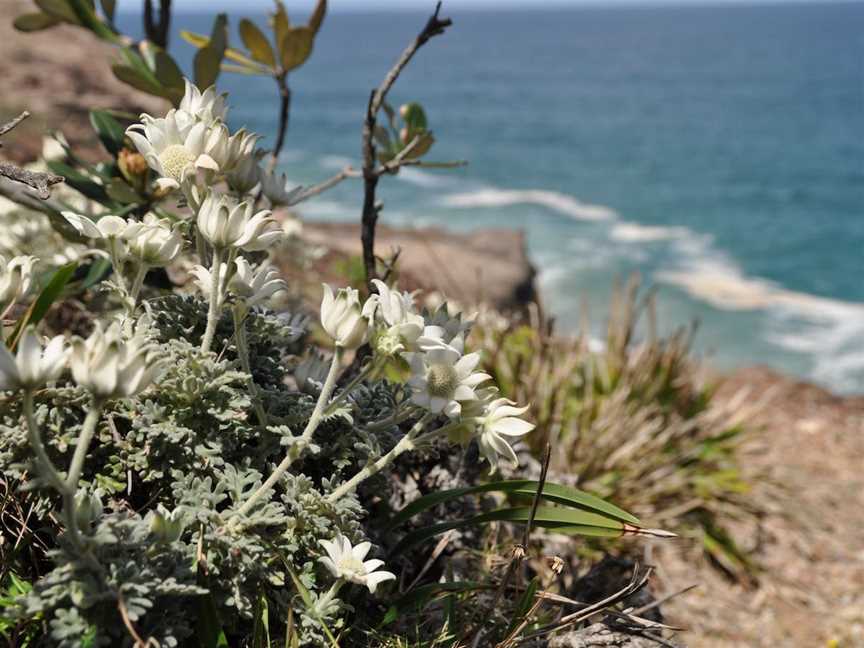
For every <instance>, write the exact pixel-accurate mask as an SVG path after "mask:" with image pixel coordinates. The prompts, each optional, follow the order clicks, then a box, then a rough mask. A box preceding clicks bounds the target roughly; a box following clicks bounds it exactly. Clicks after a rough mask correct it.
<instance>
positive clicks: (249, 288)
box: [228, 257, 285, 306]
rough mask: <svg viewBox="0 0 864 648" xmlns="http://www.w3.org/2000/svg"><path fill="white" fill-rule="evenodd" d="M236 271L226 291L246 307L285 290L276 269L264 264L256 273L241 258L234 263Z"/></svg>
mask: <svg viewBox="0 0 864 648" xmlns="http://www.w3.org/2000/svg"><path fill="white" fill-rule="evenodd" d="M234 265H235V266H236V268H237V271H236V272H235V273H234V275H233V276H232V277H231V280H230V281H229V283H228V290H230V291H231V293H233V294H234V295H236V296H237V297H238V298H240V299H242V300H243V301H244V302H245V303H246V305H247V306H254V305H255V304H260V303H261V302H263V301H265V300H267V299H269V298H270V297H272V296H273V295H274V294H276V293H277V292H279V291H280V290H284V289H285V282H284V281H283V280H282V279H281V278H280V277H279V272H278V271H277V270H276V268H274V267H272V266H270V265H268V264H266V263H264V264H262V265H261V266H260V267H259V268H258V271H257V272H256V271H255V270H253V268H252V266H251V265H249V262H248V261H247V260H246V259H244V258H243V257H238V258H237V259H236V260H235V261H234Z"/></svg>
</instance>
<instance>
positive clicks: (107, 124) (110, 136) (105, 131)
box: [90, 110, 126, 155]
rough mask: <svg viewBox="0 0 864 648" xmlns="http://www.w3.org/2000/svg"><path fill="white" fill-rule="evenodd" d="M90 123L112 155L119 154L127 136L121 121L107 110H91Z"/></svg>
mask: <svg viewBox="0 0 864 648" xmlns="http://www.w3.org/2000/svg"><path fill="white" fill-rule="evenodd" d="M90 124H91V125H92V126H93V130H95V131H96V134H97V135H98V136H99V141H100V142H102V146H104V147H105V150H106V151H108V152H109V153H111V154H112V155H117V154H118V153H119V152H120V149H122V148H123V140H124V139H125V137H126V135H125V133H124V129H123V127H122V126H121V125H120V123H119V122H118V121H117V120H116V119H114V117H112V116H111V114H110V113H109V112H108V111H106V110H91V111H90Z"/></svg>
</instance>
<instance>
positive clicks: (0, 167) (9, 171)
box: [0, 162, 65, 200]
mask: <svg viewBox="0 0 864 648" xmlns="http://www.w3.org/2000/svg"><path fill="white" fill-rule="evenodd" d="M0 175H2V176H4V177H6V178H9V179H10V180H14V181H15V182H20V183H21V184H25V185H28V186H29V187H32V188H33V189H35V190H36V195H38V196H39V197H40V198H41V199H42V200H47V199H48V198H50V197H51V186H52V185H55V184H59V183H61V182H63V181H64V180H65V178H63V176H58V175H54V174H53V173H42V172H41V171H30V170H28V169H22V168H21V167H19V166H15V165H14V164H12V163H11V162H0Z"/></svg>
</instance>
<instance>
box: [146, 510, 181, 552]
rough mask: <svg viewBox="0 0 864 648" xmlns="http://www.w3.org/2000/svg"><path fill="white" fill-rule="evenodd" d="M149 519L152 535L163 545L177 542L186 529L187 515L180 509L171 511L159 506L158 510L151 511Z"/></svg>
mask: <svg viewBox="0 0 864 648" xmlns="http://www.w3.org/2000/svg"><path fill="white" fill-rule="evenodd" d="M147 517H149V518H150V533H152V534H153V537H154V538H155V539H156V541H157V542H160V543H163V544H170V543H172V542H177V541H178V540H179V539H180V536H182V535H183V531H184V530H185V529H186V513H185V511H184V510H183V509H182V508H180V507H177V508H176V509H174V510H173V511H169V510H168V509H167V508H165V507H164V506H163V505H162V504H158V505H157V506H156V510H155V511H150V513H149V514H148V516H147ZM145 519H146V518H145Z"/></svg>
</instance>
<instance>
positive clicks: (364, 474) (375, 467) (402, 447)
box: [327, 413, 443, 502]
mask: <svg viewBox="0 0 864 648" xmlns="http://www.w3.org/2000/svg"><path fill="white" fill-rule="evenodd" d="M434 418H435V415H434V414H430V413H427V414H425V415H424V416H423V418H421V419H420V420H419V421H417V422H416V423H415V424H414V427H412V428H411V429H410V430H409V431H408V433H407V434H406V435H405V436H403V437H402V438H401V439H399V442H398V443H397V444H396V445H395V446H393V449H392V450H390V452H388V453H387V454H385V455H382V456H381V457H378V459H376V460H375V461H373V462H372V463H370V464H366V465H365V466H364V467H363V468H362V469H361V470H360V471H358V472H357V473H356V474H355V475H354V476H353V477H352V478H351V479H349V480H348V481H346V482H343V483H342V484H341V485H340V486H339V488H337V489H336V490H334V491H332V492H331V493H330V494H329V495H328V496H327V501H328V502H336V501H338V500H339V498H341V497H342V496H343V495H345V494H346V493H349V492H351V491H352V490H354V489H355V488H357V486H359V485H360V484H361V483H362V482H364V481H366V480H367V479H369V478H370V477H371V476H372V475H377V474H378V473H379V472H381V470H383V469H384V468H385V467H387V466H388V465H390V464H391V463H393V461H394V460H395V459H396V457H398V456H399V455H401V454H402V453H403V452H405V451H406V450H413V449H414V448H415V447H416V446H417V442H418V440H419V439H418V435H419V434H420V433H421V432H422V431H423V428H425V427H426V425H427V424H429V422H430V421H432V420H433V419H434ZM441 429H443V428H441ZM439 431H440V430H435V431H434V432H430V433H429V434H431V435H436V434H438V432H439ZM427 438H430V437H429V435H428V434H424V435H423V436H422V437H420V439H423V440H426V439H427Z"/></svg>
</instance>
